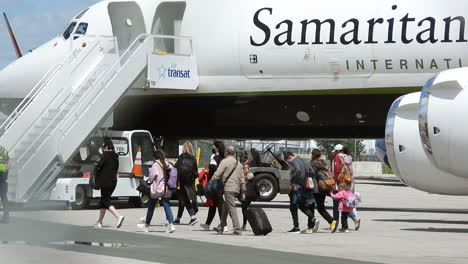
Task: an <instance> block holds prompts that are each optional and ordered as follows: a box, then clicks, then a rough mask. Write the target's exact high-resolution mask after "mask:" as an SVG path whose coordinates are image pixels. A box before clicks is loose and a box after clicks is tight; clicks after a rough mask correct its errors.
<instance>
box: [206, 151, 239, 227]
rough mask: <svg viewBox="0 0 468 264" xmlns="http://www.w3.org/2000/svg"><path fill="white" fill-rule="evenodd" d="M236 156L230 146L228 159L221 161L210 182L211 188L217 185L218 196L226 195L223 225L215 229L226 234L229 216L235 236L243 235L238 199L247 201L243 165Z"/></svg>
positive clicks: (222, 216) (227, 154)
mask: <svg viewBox="0 0 468 264" xmlns="http://www.w3.org/2000/svg"><path fill="white" fill-rule="evenodd" d="M235 154H236V151H235V148H234V146H229V147H228V148H227V149H226V153H225V155H226V158H225V159H223V160H222V161H221V163H220V164H219V168H218V169H217V170H216V172H215V174H214V175H213V178H212V179H211V181H210V185H209V188H210V189H213V187H214V185H215V183H217V186H218V187H217V188H218V192H219V193H218V195H219V196H220V195H224V205H223V213H222V215H221V223H220V224H219V226H218V227H216V228H215V231H216V232H218V233H219V234H223V233H224V227H225V226H227V217H228V214H229V216H230V217H231V220H232V225H233V227H234V233H233V234H234V235H241V234H242V231H241V227H240V224H239V218H238V216H237V210H236V203H235V199H236V197H242V198H240V199H239V200H245V182H244V173H243V171H242V165H241V164H240V163H239V161H238V160H237V159H236V158H235V157H234V155H235Z"/></svg>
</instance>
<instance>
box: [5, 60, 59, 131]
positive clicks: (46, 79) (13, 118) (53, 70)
mask: <svg viewBox="0 0 468 264" xmlns="http://www.w3.org/2000/svg"><path fill="white" fill-rule="evenodd" d="M62 66H63V64H55V65H53V66H52V67H50V68H49V70H48V71H47V72H46V73H45V74H44V75H43V76H42V78H41V79H40V80H39V81H38V82H37V83H36V85H35V86H34V87H33V89H31V91H29V93H28V94H27V95H26V97H25V98H24V99H23V100H22V101H21V102H20V103H19V105H18V106H17V107H16V108H15V110H13V112H12V113H11V114H10V115H9V116H8V118H7V119H6V120H5V121H4V122H3V123H2V125H1V126H0V131H1V130H5V131H6V130H7V129H8V128H10V127H11V125H13V123H14V122H15V121H16V120H17V119H18V117H19V116H20V115H21V114H22V113H23V112H24V110H25V109H26V108H27V107H28V106H29V105H30V103H31V102H32V101H33V100H34V99H35V98H36V97H37V95H38V94H39V93H40V92H41V91H42V90H43V89H44V87H45V86H47V84H48V83H49V82H50V80H51V79H52V78H53V77H55V75H56V74H57V72H58V71H59V70H60V69H61V68H62Z"/></svg>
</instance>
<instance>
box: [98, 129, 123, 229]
mask: <svg viewBox="0 0 468 264" xmlns="http://www.w3.org/2000/svg"><path fill="white" fill-rule="evenodd" d="M103 149H104V152H103V154H102V157H101V159H100V160H99V162H98V164H97V165H96V173H97V174H96V185H97V186H99V187H100V189H101V200H100V211H99V220H98V221H97V222H96V224H95V225H94V227H95V228H102V221H103V220H104V216H105V215H106V211H107V210H109V212H111V213H112V214H113V215H114V216H115V218H116V220H117V228H120V227H121V226H122V223H123V221H124V219H125V217H124V216H121V215H120V214H119V213H118V212H117V210H116V209H115V207H114V206H113V205H112V204H111V201H110V200H111V197H112V193H113V192H114V190H115V188H116V187H117V171H118V170H119V155H118V154H117V153H115V150H114V144H113V143H112V140H111V139H110V138H108V137H106V138H104V145H103Z"/></svg>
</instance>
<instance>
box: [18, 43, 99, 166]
mask: <svg viewBox="0 0 468 264" xmlns="http://www.w3.org/2000/svg"><path fill="white" fill-rule="evenodd" d="M98 44H99V41H97V42H96V43H94V46H93V47H92V48H91V49H90V50H89V52H91V51H93V50H94V49H95V48H96V47H97V46H98ZM80 54H81V51H80ZM69 57H70V56H69ZM62 66H63V65H62ZM70 90H71V88H69V89H60V91H59V92H58V93H57V94H55V95H54V96H53V98H51V100H49V102H48V104H47V106H46V107H45V108H44V109H43V110H42V111H41V113H40V114H39V115H38V116H37V118H36V119H34V120H33V121H32V122H31V125H30V126H29V127H28V128H27V129H25V132H24V133H23V135H22V136H21V139H23V138H24V135H26V134H27V133H28V132H29V131H30V130H31V128H32V127H34V125H35V124H36V123H37V122H38V121H40V119H41V117H42V116H44V113H45V112H46V111H47V110H48V109H49V106H50V105H51V104H53V103H55V102H56V101H57V99H58V98H60V96H61V95H62V94H64V93H65V92H69V91H70ZM68 97H70V95H68V96H67V97H66V98H65V99H64V100H63V101H65V100H67V99H68ZM44 131H45V130H44ZM41 136H42V133H41ZM39 137H40V136H39ZM39 137H37V138H36V140H37V139H38V138H39ZM21 139H20V140H18V141H17V142H15V143H14V144H13V145H12V147H11V150H10V152H12V150H13V149H14V148H15V147H16V146H17V145H18V144H19V143H20V142H21ZM32 145H33V144H32V143H31V145H30V146H29V147H28V148H27V149H26V150H25V151H24V152H23V154H22V155H21V156H20V157H23V156H24V154H25V153H27V150H29V148H30V147H31V146H32ZM16 160H17V161H18V160H21V158H18V159H16Z"/></svg>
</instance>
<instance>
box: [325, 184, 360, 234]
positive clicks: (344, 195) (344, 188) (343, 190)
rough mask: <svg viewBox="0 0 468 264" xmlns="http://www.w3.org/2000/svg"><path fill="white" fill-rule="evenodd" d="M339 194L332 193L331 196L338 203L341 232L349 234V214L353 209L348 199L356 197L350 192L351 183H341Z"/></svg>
mask: <svg viewBox="0 0 468 264" xmlns="http://www.w3.org/2000/svg"><path fill="white" fill-rule="evenodd" d="M338 188H339V192H338V193H336V194H334V193H333V192H331V193H330V196H331V197H332V198H333V199H334V200H336V201H338V211H339V212H340V213H341V227H342V228H341V230H340V232H346V233H347V232H349V227H348V216H349V213H351V212H352V211H353V207H350V206H349V203H348V201H349V200H348V199H349V198H350V197H355V196H354V194H353V193H352V192H351V191H350V188H351V183H350V182H349V183H346V182H341V183H340V184H339V185H338Z"/></svg>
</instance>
